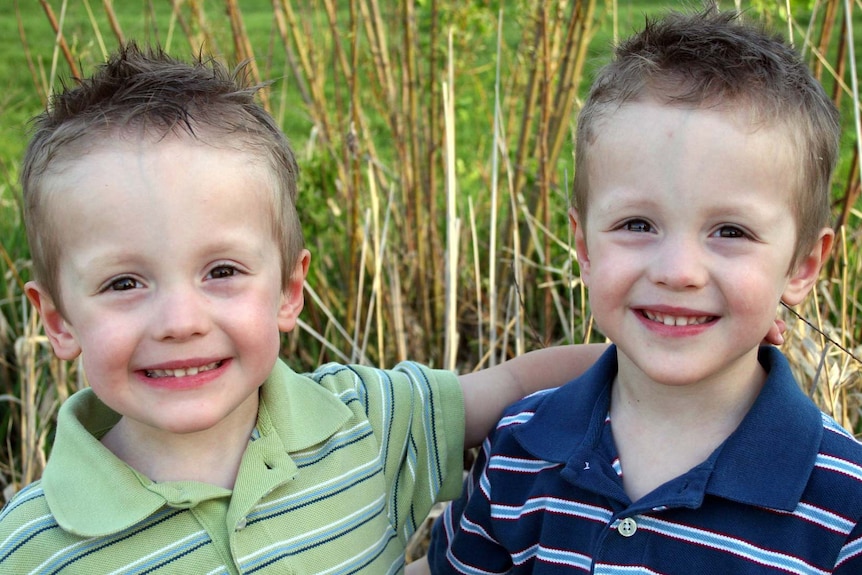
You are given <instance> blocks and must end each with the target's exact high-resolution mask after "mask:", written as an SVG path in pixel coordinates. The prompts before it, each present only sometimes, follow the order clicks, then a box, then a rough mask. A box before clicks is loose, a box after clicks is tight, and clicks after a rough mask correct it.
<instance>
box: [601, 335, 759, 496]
mask: <svg viewBox="0 0 862 575" xmlns="http://www.w3.org/2000/svg"><path fill="white" fill-rule="evenodd" d="M748 363H749V362H742V364H743V365H745V366H747V367H746V369H734V370H733V372H732V373H726V374H721V375H720V376H716V377H713V378H711V379H710V380H708V381H695V382H691V383H687V384H678V383H677V384H674V385H670V384H663V383H660V382H655V381H651V380H650V379H649V378H647V377H646V376H645V375H644V374H643V372H640V371H639V370H636V369H632V367H633V366H632V364H631V363H629V362H627V360H626V358H624V357H622V356H620V371H619V373H618V375H617V379H616V380H615V382H614V386H613V388H612V390H611V425H612V428H613V435H614V442H615V443H616V446H617V451H618V453H619V457H620V463H621V464H622V469H623V487H624V488H625V490H626V493H627V494H628V495H629V497H630V498H631V499H632V501H636V500H638V499H640V498H641V497H643V496H644V495H646V494H647V493H649V492H650V491H652V490H653V489H655V488H656V487H658V486H659V485H661V484H663V483H665V482H667V481H669V480H671V479H673V478H674V477H678V476H679V475H682V474H683V473H685V472H686V471H688V470H689V469H691V468H693V467H695V466H696V465H699V464H700V463H702V462H703V461H705V460H706V459H707V458H708V457H709V456H710V454H712V452H713V451H714V450H715V449H716V448H718V447H719V446H720V445H721V444H722V443H723V442H724V440H725V439H727V438H728V437H729V436H730V435H731V434H732V433H733V432H734V431H735V430H736V428H737V427H738V426H739V424H740V422H742V419H743V418H744V417H745V415H746V414H747V413H748V410H749V409H750V408H751V406H752V404H753V403H754V401H755V399H757V395H758V393H759V392H760V389H761V388H762V387H763V383H764V381H765V380H766V374H765V373H764V371H763V368H761V367H760V364H759V363H757V359H756V352H755V355H754V361H753V362H752V363H751V365H748Z"/></svg>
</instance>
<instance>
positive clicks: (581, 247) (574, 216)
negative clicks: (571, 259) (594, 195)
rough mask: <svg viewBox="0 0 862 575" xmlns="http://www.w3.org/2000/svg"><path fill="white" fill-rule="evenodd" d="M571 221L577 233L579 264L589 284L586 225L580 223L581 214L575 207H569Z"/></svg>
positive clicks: (576, 244)
mask: <svg viewBox="0 0 862 575" xmlns="http://www.w3.org/2000/svg"><path fill="white" fill-rule="evenodd" d="M569 223H570V224H571V226H572V233H574V235H575V252H576V253H577V254H578V266H579V267H580V269H581V279H582V280H583V281H584V283H585V284H587V285H588V286H589V282H590V254H589V251H587V239H586V237H584V226H582V225H581V224H580V214H578V210H576V209H575V208H569Z"/></svg>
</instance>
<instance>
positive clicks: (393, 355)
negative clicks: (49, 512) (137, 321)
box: [0, 0, 862, 496]
mask: <svg viewBox="0 0 862 575" xmlns="http://www.w3.org/2000/svg"><path fill="white" fill-rule="evenodd" d="M92 4H95V3H91V2H89V1H88V0H69V1H65V0H64V1H62V2H61V1H59V0H56V1H54V2H49V1H48V0H40V5H41V9H42V13H41V14H40V16H39V17H37V18H34V17H32V13H30V14H29V15H28V13H27V12H26V11H23V10H21V9H20V7H19V9H18V10H17V14H18V15H19V18H20V24H19V29H20V40H21V47H22V55H21V62H22V63H26V66H27V69H28V70H29V71H30V75H31V76H32V79H33V98H34V101H39V100H40V99H41V102H43V103H44V101H45V95H46V94H48V93H50V92H51V90H52V89H53V86H54V85H56V82H57V78H58V77H70V76H71V77H75V76H79V75H80V74H82V73H86V72H87V71H88V70H90V69H92V67H93V66H94V65H95V64H96V63H97V62H99V61H100V60H101V59H102V58H103V57H104V54H105V53H106V52H107V51H108V50H109V46H112V45H114V44H116V42H117V41H119V40H121V39H123V38H126V37H127V36H130V34H129V33H128V32H127V31H126V28H128V27H130V26H132V25H133V24H132V23H138V24H135V25H136V26H139V29H138V30H137V32H136V35H139V36H140V37H141V38H147V39H150V40H157V41H159V42H160V43H161V44H162V45H164V46H166V47H168V48H169V49H170V50H171V51H173V52H175V53H178V54H185V53H188V51H189V49H191V50H192V51H194V52H197V51H199V50H202V51H204V52H211V53H213V54H216V55H218V56H219V57H222V58H224V59H226V60H228V61H230V62H238V61H240V60H244V59H250V60H251V62H252V67H251V71H252V74H253V75H254V76H255V78H256V79H265V78H273V77H280V76H282V75H284V76H285V77H286V78H287V79H286V80H284V81H282V82H279V83H276V84H274V85H272V86H271V87H270V88H269V89H267V90H265V91H264V92H262V101H263V103H264V104H265V105H266V106H268V108H269V109H270V110H271V111H272V113H273V114H274V115H275V116H276V117H277V118H279V119H280V120H282V121H283V122H284V123H285V124H288V123H290V122H291V118H292V117H293V118H294V120H293V121H294V122H296V120H295V117H297V116H299V117H300V118H302V119H301V121H300V123H301V122H303V121H304V122H306V123H307V125H310V126H311V129H310V131H309V133H308V134H290V131H289V130H288V133H289V134H290V135H291V136H292V137H293V139H294V142H295V143H296V144H297V148H298V149H299V150H300V151H301V155H302V158H303V160H302V161H303V170H304V172H303V184H302V192H301V193H302V196H301V199H300V208H301V210H302V211H303V212H304V214H305V218H304V226H305V228H306V235H307V238H308V242H309V247H310V248H311V250H312V253H313V256H314V264H313V269H312V273H311V275H310V278H309V281H308V284H307V286H306V288H307V296H308V297H307V301H308V306H307V311H306V312H305V313H304V315H303V319H302V321H301V322H300V328H299V329H298V330H296V332H295V333H293V334H291V335H290V336H288V337H286V339H285V342H284V355H285V356H286V357H287V358H288V360H289V361H290V362H291V363H292V364H293V365H294V366H295V367H297V368H300V369H302V368H308V367H311V366H313V365H316V364H319V363H320V362H322V361H326V360H338V361H358V362H364V363H374V364H379V365H392V364H393V363H394V362H395V361H397V360H400V359H404V358H411V359H416V360H419V361H423V362H427V363H431V364H434V365H436V366H442V367H446V368H452V369H459V370H462V371H464V370H472V369H475V368H479V367H483V366H487V365H492V364H494V363H497V362H499V361H502V360H504V359H505V358H507V357H511V356H512V355H516V354H520V353H523V352H524V351H526V350H528V349H531V348H535V347H539V346H545V345H553V344H556V343H558V342H580V341H589V340H596V339H599V338H600V337H601V336H600V335H599V334H596V333H595V332H594V330H593V329H592V326H591V322H590V319H589V314H588V310H587V309H586V300H585V297H584V295H585V294H584V290H583V286H582V284H581V283H580V282H579V279H578V273H577V266H576V264H575V263H574V259H573V252H572V249H571V247H570V245H571V242H570V238H569V237H568V232H567V230H568V226H567V225H566V215H565V214H566V208H567V196H568V190H567V189H566V182H567V181H569V180H570V179H571V175H572V174H571V172H570V170H571V168H570V166H571V165H572V161H571V143H570V142H571V130H572V117H573V114H574V113H575V111H576V107H577V104H578V94H579V93H581V92H582V88H583V85H584V84H586V83H588V80H589V77H588V70H589V68H590V67H591V66H592V65H595V62H596V61H600V60H601V59H602V58H605V57H607V54H608V50H607V47H606V45H600V44H598V42H597V40H596V38H601V39H602V41H603V42H607V41H608V38H609V37H610V35H611V34H609V33H608V32H607V31H608V30H613V31H614V33H616V31H617V30H624V29H625V28H626V25H625V23H626V22H628V19H632V18H633V19H634V20H635V22H637V20H638V19H639V16H637V14H638V13H639V8H638V4H639V3H638V2H623V1H622V0H606V1H605V2H599V1H597V0H585V1H581V2H564V1H557V2H543V1H536V0H518V1H517V2H513V3H512V8H513V9H510V8H509V5H508V4H506V7H507V9H506V11H503V12H496V11H491V10H489V9H487V8H485V7H483V6H481V5H478V4H477V5H473V3H461V2H456V1H451V2H446V1H443V0H436V1H434V0H432V1H431V2H429V3H423V4H422V5H421V6H420V5H419V4H418V3H417V2H415V1H413V0H401V1H399V2H397V3H386V5H385V6H384V5H383V4H381V3H379V2H378V0H349V2H347V1H345V2H336V1H335V0H309V1H305V2H295V1H293V0H272V3H271V6H268V7H266V8H264V9H261V8H260V6H259V3H256V4H255V5H256V6H257V8H256V9H255V10H253V11H252V10H251V9H250V8H249V6H250V5H251V4H252V3H251V2H241V1H239V0H223V1H222V2H221V3H220V4H218V5H213V4H212V3H211V4H210V5H205V4H204V3H203V2H200V1H194V0H186V1H183V0H170V1H169V2H167V3H162V4H158V5H157V4H156V3H153V2H147V1H143V0H141V1H137V0H136V1H133V0H125V1H124V2H120V0H115V1H114V2H112V1H111V0H103V1H102V2H101V6H95V5H92ZM121 4H122V8H120V7H119V6H120V5H121ZM645 4H650V3H645ZM674 4H675V3H673V2H667V3H665V5H666V6H668V7H671V6H673V5H674ZM727 4H730V3H727ZM739 4H741V7H743V8H751V12H750V13H749V17H762V18H765V19H769V20H771V23H772V25H773V26H774V27H779V28H782V29H785V30H787V31H788V32H792V33H793V37H794V39H795V42H796V43H797V44H798V45H799V46H800V47H801V48H802V49H803V50H804V51H805V53H806V54H807V57H808V58H809V59H810V61H811V63H812V67H813V68H814V69H815V71H816V72H817V73H818V74H819V75H820V77H821V79H822V81H823V82H824V85H826V86H827V87H828V88H829V89H830V90H832V93H833V95H834V97H835V100H836V102H838V103H839V104H840V105H841V107H842V109H843V111H844V113H845V116H846V117H847V123H848V126H853V125H855V126H856V129H855V130H854V129H848V137H847V140H846V141H845V142H844V145H845V154H844V159H843V160H842V165H841V169H840V171H839V175H838V178H837V180H836V183H835V199H836V203H835V214H836V226H837V227H839V229H840V237H841V240H842V241H841V242H840V243H839V247H838V248H837V249H836V252H835V254H834V258H833V260H832V264H831V265H830V267H829V269H828V270H826V272H825V274H824V278H823V280H822V282H821V284H820V285H819V286H818V289H817V293H816V294H815V296H814V297H812V298H810V299H809V300H808V302H807V303H806V304H805V305H803V306H801V307H800V309H798V310H796V311H797V312H798V313H799V315H800V316H801V317H802V318H804V320H805V321H803V320H802V319H796V316H794V315H791V314H789V312H787V318H788V322H789V325H790V329H789V332H788V334H787V343H786V344H785V346H784V351H785V352H786V353H787V355H788V356H789V357H790V359H791V361H792V363H793V365H794V369H795V370H796V371H797V373H798V374H799V376H800V379H801V381H803V382H804V384H805V385H806V386H807V387H808V389H809V391H810V393H811V395H812V397H814V398H815V400H816V401H817V402H818V403H819V404H820V405H821V406H822V407H823V409H824V410H826V411H827V412H829V413H832V414H833V415H835V416H836V418H837V419H838V420H839V421H841V422H842V423H844V424H845V425H846V426H848V427H849V428H851V429H854V430H856V431H857V432H859V431H862V423H860V421H859V406H860V399H859V397H860V390H862V382H860V373H862V364H860V361H859V359H858V358H860V357H862V348H860V345H859V344H860V336H862V334H860V326H859V324H858V323H857V321H856V319H857V315H858V313H859V309H860V301H862V297H861V296H862V294H860V291H862V280H860V273H862V270H860V265H862V263H860V257H859V254H860V247H862V239H860V236H859V233H858V232H857V231H856V228H857V227H858V222H859V218H860V214H859V212H858V210H857V204H858V201H857V199H858V196H859V192H860V179H859V169H858V159H859V144H858V142H859V140H860V138H859V130H858V123H859V122H858V114H859V102H860V100H859V97H858V87H857V82H856V81H855V77H856V75H857V72H856V62H855V54H854V53H853V48H854V44H853V42H850V41H848V38H852V37H854V36H853V31H852V29H851V27H850V24H851V23H852V20H851V19H848V17H847V16H848V14H851V13H852V14H854V15H855V17H856V20H857V22H856V23H857V24H858V23H859V21H860V19H862V16H860V15H862V3H860V1H859V0H854V1H851V0H815V1H814V2H813V3H808V2H806V3H805V6H796V4H797V3H796V2H793V3H792V4H793V6H791V2H790V1H789V0H787V1H786V2H778V3H776V4H775V5H774V6H773V5H772V4H770V3H766V2H754V1H753V2H740V3H739ZM767 4H769V7H765V6H766V5H767ZM799 4H802V3H801V2H800V3H799ZM809 4H811V9H810V10H808V9H807V8H808V6H809ZM656 5H661V3H660V2H658V3H652V4H651V6H652V7H653V8H654V7H655V6H656ZM752 5H754V6H752ZM16 6H17V4H16ZM788 7H789V8H790V16H789V18H788V17H787V8H788ZM252 12H253V14H254V17H255V22H257V25H256V30H258V32H260V31H261V30H262V31H263V33H262V34H253V33H252V32H249V29H250V28H251V26H249V25H248V22H247V21H248V18H249V15H250V14H251V13H252ZM142 14H143V16H144V18H143V20H141V15H142ZM633 14H634V16H633ZM801 18H804V20H802V19H801ZM261 20H263V22H264V23H263V25H260V22H261ZM141 21H143V29H141V28H140V26H141V24H140V22H141ZM70 22H76V24H74V26H73V25H71V24H70ZM46 31H48V35H49V36H50V37H51V38H53V40H52V41H50V42H49V43H44V42H37V40H36V39H35V38H36V37H37V36H38V37H41V38H44V37H45V32H46ZM855 37H857V38H858V37H860V34H859V32H858V31H857V32H856V36H855ZM495 43H496V44H495ZM489 44H490V45H489ZM479 47H481V48H482V49H478V48H479ZM297 95H298V97H297ZM38 108H39V106H38V105H34V109H33V112H34V113H35V112H37V111H38ZM854 120H855V121H854ZM854 136H855V139H854ZM9 180H10V178H9V177H8V176H7V181H8V182H9V185H10V186H11V187H13V188H14V187H15V184H14V183H13V182H11V181H9ZM4 213H8V214H11V215H12V216H14V215H15V214H16V211H15V210H14V209H8V208H7V211H6V212H4ZM4 217H6V216H4ZM10 217H11V216H10ZM17 229H18V235H19V237H18V238H17V239H16V240H7V238H2V239H0V248H2V255H3V256H4V257H3V258H2V259H0V269H2V272H3V274H2V275H3V284H2V288H3V290H4V293H3V296H2V297H3V299H2V301H0V309H2V314H0V322H2V323H0V345H2V347H3V358H4V359H3V360H2V361H0V378H2V379H0V405H3V408H4V410H5V414H3V415H2V417H0V421H2V423H3V425H4V426H5V427H4V428H3V429H2V431H0V438H3V445H2V447H0V454H2V455H0V487H3V488H4V490H5V495H7V496H8V495H9V494H10V493H12V492H13V491H14V490H16V489H17V488H19V487H20V486H21V485H24V484H26V483H28V482H30V481H32V480H33V479H35V478H37V477H39V475H40V473H41V471H42V469H43V467H44V463H45V459H46V454H47V453H48V451H49V449H50V442H51V430H52V425H53V420H54V417H55V415H56V411H57V408H58V406H59V404H60V403H61V402H62V401H63V399H65V398H66V397H68V395H69V394H70V393H73V392H74V391H75V390H77V389H78V388H80V387H81V386H82V385H84V382H83V381H82V374H81V373H80V371H79V370H78V369H77V367H76V366H75V365H68V364H66V363H64V362H60V361H57V360H56V359H54V358H53V357H52V355H51V353H50V350H49V347H48V345H47V343H46V340H45V338H44V336H43V335H42V332H41V328H40V325H39V322H38V318H36V317H34V315H33V314H32V312H31V311H30V309H29V307H28V306H27V304H26V302H25V300H24V298H23V297H22V295H21V294H22V278H23V277H24V276H26V274H27V265H28V264H27V260H26V250H25V249H24V248H23V241H21V237H23V232H21V231H20V227H19V228H17ZM812 326H814V327H812ZM815 328H816V329H815ZM823 334H825V335H823ZM0 413H2V412H0Z"/></svg>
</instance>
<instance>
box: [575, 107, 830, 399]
mask: <svg viewBox="0 0 862 575" xmlns="http://www.w3.org/2000/svg"><path fill="white" fill-rule="evenodd" d="M744 114H745V112H736V111H727V110H723V109H709V108H702V109H689V108H685V107H682V106H671V105H660V104H658V103H655V102H653V101H649V100H647V101H643V102H636V103H630V104H626V105H623V106H622V107H621V108H619V109H615V110H613V111H611V112H609V113H608V116H607V117H606V118H605V119H603V120H601V121H600V123H599V125H598V126H597V130H596V132H597V134H598V135H597V137H596V140H595V142H594V143H593V144H592V145H591V147H590V150H589V152H588V153H589V154H590V160H589V164H588V166H589V205H588V209H587V214H586V221H580V222H578V221H575V222H574V223H575V224H576V234H575V235H576V242H577V247H578V258H579V261H580V263H581V273H582V275H583V278H584V281H585V282H586V283H587V285H588V286H589V288H590V304H591V309H592V312H593V315H594V317H595V319H596V322H597V323H598V325H599V327H600V329H601V330H602V332H603V333H604V334H605V335H607V336H608V337H609V338H610V339H611V340H612V341H614V342H615V343H616V344H617V345H618V347H619V352H620V353H619V357H620V375H621V377H622V376H623V374H628V376H629V377H630V378H633V380H645V381H649V382H654V383H664V384H677V385H679V384H691V383H697V382H709V381H725V378H726V377H730V378H732V379H734V380H736V381H745V382H753V381H756V380H758V379H759V377H760V375H761V373H760V368H759V367H758V364H757V361H756V350H757V347H758V344H759V343H760V342H761V340H762V339H763V337H764V336H765V334H766V333H767V331H768V329H769V327H770V326H771V325H772V322H773V320H774V318H775V313H776V308H777V305H778V303H779V301H780V300H781V299H782V297H784V298H785V299H787V300H788V302H789V303H791V304H793V303H797V302H798V301H799V300H800V299H801V298H802V297H803V296H804V295H805V293H806V292H807V289H808V287H807V286H809V285H810V284H807V283H805V280H806V279H807V276H806V277H804V278H799V277H797V276H798V275H799V274H802V275H803V276H804V274H806V273H807V272H809V271H810V270H811V269H813V268H811V261H810V258H809V259H806V260H805V261H803V263H802V264H801V265H800V269H799V270H794V271H792V272H790V273H789V272H788V270H789V267H790V262H791V259H792V256H793V253H794V247H795V241H796V223H795V221H794V217H793V213H792V210H791V201H792V200H793V198H792V194H793V193H795V190H796V189H797V185H798V184H797V181H796V172H795V171H794V169H793V168H794V164H793V156H792V152H791V146H790V144H789V143H787V142H788V141H789V138H790V135H789V132H787V131H786V130H784V129H782V128H779V127H775V126H772V125H762V126H760V127H759V128H758V129H754V128H753V127H752V126H750V125H749V123H748V122H746V119H747V118H746V117H745V115H744ZM574 216H575V220H576V219H577V214H574ZM821 244H822V241H821ZM820 248H821V245H818V246H817V247H816V248H815V250H814V251H815V252H816V254H817V256H818V257H819V255H820ZM817 264H819V259H818V260H817ZM815 267H816V265H815ZM815 272H816V270H815Z"/></svg>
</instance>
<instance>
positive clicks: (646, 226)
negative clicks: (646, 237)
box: [619, 218, 653, 234]
mask: <svg viewBox="0 0 862 575" xmlns="http://www.w3.org/2000/svg"><path fill="white" fill-rule="evenodd" d="M636 227H637V228H640V229H635V228H636ZM619 229H621V230H624V231H627V232H634V233H642V234H646V233H650V232H652V231H653V225H652V224H651V223H649V222H648V221H646V220H644V219H641V218H634V219H631V220H626V221H625V222H623V223H622V224H621V225H620V227H619Z"/></svg>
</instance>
